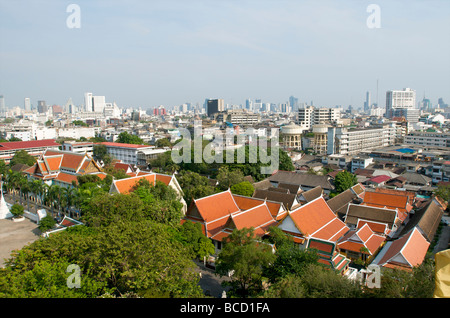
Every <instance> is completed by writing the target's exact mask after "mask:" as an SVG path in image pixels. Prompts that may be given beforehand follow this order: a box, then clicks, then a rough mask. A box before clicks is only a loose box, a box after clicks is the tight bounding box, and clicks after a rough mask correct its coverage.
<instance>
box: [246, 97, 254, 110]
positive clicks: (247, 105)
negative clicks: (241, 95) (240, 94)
mask: <svg viewBox="0 0 450 318" xmlns="http://www.w3.org/2000/svg"><path fill="white" fill-rule="evenodd" d="M252 107H253V103H252V100H251V99H246V100H245V109H247V110H251V109H252Z"/></svg>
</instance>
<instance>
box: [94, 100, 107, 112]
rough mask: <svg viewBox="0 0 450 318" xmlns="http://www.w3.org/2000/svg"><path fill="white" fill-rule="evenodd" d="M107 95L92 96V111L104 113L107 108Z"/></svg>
mask: <svg viewBox="0 0 450 318" xmlns="http://www.w3.org/2000/svg"><path fill="white" fill-rule="evenodd" d="M105 104H106V102H105V96H92V111H93V112H96V113H103V110H104V109H105Z"/></svg>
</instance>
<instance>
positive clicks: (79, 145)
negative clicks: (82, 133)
mask: <svg viewBox="0 0 450 318" xmlns="http://www.w3.org/2000/svg"><path fill="white" fill-rule="evenodd" d="M61 150H62V151H70V152H75V153H81V154H84V153H87V154H88V155H89V156H91V157H92V156H93V155H94V143H93V142H89V141H86V142H75V141H64V142H63V143H62V145H61Z"/></svg>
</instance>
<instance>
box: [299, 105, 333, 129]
mask: <svg viewBox="0 0 450 318" xmlns="http://www.w3.org/2000/svg"><path fill="white" fill-rule="evenodd" d="M340 119H341V112H340V109H339V108H316V107H314V106H305V107H300V108H299V109H298V118H297V123H296V124H297V125H300V126H303V127H306V128H308V129H309V128H311V127H312V126H313V125H318V124H332V123H335V122H337V121H339V120H340Z"/></svg>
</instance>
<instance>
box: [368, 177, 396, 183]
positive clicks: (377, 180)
mask: <svg viewBox="0 0 450 318" xmlns="http://www.w3.org/2000/svg"><path fill="white" fill-rule="evenodd" d="M390 179H391V177H389V176H385V175H380V176H375V177H372V178H370V179H369V180H368V181H369V182H374V183H382V182H385V181H387V180H390Z"/></svg>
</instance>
